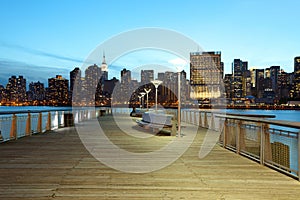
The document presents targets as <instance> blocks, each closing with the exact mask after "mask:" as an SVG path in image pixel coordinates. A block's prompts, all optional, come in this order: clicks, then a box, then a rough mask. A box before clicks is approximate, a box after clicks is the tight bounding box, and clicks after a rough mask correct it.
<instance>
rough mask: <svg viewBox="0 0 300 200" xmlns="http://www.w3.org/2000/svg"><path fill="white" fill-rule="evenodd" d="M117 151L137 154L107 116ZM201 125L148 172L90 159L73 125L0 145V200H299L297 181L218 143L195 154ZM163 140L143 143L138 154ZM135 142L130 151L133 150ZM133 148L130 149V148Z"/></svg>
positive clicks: (104, 122) (104, 120)
mask: <svg viewBox="0 0 300 200" xmlns="http://www.w3.org/2000/svg"><path fill="white" fill-rule="evenodd" d="M100 120H101V126H102V127H103V126H106V127H109V128H110V132H109V133H108V134H109V137H111V138H112V140H114V139H115V143H116V144H117V145H119V146H121V147H122V148H124V149H126V148H127V147H128V148H130V150H131V151H135V150H136V152H141V151H143V150H142V149H141V146H139V145H136V143H137V140H134V139H132V138H129V139H128V137H127V139H126V137H125V136H124V135H122V131H121V130H119V129H118V128H117V126H116V124H115V123H114V122H113V120H112V118H111V117H110V116H105V117H102V118H100ZM204 132H205V131H204V130H202V129H199V131H198V134H197V136H196V138H195V140H194V142H193V144H192V145H191V146H190V147H189V149H188V150H187V151H186V152H185V153H184V154H183V155H182V156H181V157H180V158H179V159H178V160H177V161H176V162H174V163H172V164H171V165H169V166H167V167H165V168H163V169H161V170H158V171H154V172H151V173H143V174H133V173H124V172H120V171H117V170H114V169H111V168H109V167H107V166H105V165H104V164H102V163H100V162H99V161H97V160H96V159H95V158H93V157H92V156H91V155H90V154H89V152H88V151H87V150H86V149H85V147H84V146H83V145H82V143H81V141H80V139H79V136H78V134H77V133H76V130H75V128H74V127H72V128H62V129H59V130H56V131H51V132H48V133H44V134H38V135H34V136H31V137H26V138H22V139H19V140H17V141H11V142H7V143H3V144H0V199H5V200H11V199H22V200H23V199H25V200H26V199H28V200H29V199H30V200H32V199H38V200H44V199H62V200H69V199H82V200H96V199H97V200H98V199H126V200H127V199H164V200H169V199H181V200H182V199H222V200H225V199H251V200H252V199H299V198H300V183H299V182H298V181H296V180H294V179H292V178H290V177H288V176H286V175H283V174H281V173H279V172H276V171H274V170H272V169H269V168H267V167H264V166H261V165H259V164H258V163H256V162H253V161H251V160H249V159H247V158H244V157H242V156H239V155H236V154H235V153H233V152H231V151H228V150H225V149H223V148H221V147H219V146H218V145H216V146H215V147H214V149H213V150H212V151H211V152H210V154H209V155H208V156H207V157H205V158H203V159H200V158H199V157H198V153H199V149H200V146H201V144H202V141H203V138H204ZM170 138H171V137H167V136H155V137H153V138H152V139H150V140H147V142H146V143H148V145H147V144H144V145H143V146H144V147H145V149H144V151H150V150H151V148H153V149H155V148H157V146H159V145H163V144H165V143H167V142H168V141H169V140H170ZM137 146H138V148H137ZM135 148H136V149H135Z"/></svg>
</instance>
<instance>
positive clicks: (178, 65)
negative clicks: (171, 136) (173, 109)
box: [169, 58, 187, 137]
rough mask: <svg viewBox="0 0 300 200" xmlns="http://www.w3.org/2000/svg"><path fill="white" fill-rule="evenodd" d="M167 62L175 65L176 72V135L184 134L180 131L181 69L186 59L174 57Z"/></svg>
mask: <svg viewBox="0 0 300 200" xmlns="http://www.w3.org/2000/svg"><path fill="white" fill-rule="evenodd" d="M169 63H171V64H173V65H174V66H175V67H176V70H177V74H178V94H177V95H178V97H177V98H178V111H177V112H178V115H177V116H178V137H179V136H181V137H182V136H184V134H182V133H181V82H180V80H181V71H182V70H183V67H184V66H185V65H186V63H187V62H186V61H185V60H183V59H181V58H176V59H173V60H170V61H169Z"/></svg>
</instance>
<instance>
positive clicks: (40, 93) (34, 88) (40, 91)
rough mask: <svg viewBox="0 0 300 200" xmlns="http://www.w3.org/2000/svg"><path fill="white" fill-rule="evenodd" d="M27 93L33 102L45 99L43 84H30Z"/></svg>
mask: <svg viewBox="0 0 300 200" xmlns="http://www.w3.org/2000/svg"><path fill="white" fill-rule="evenodd" d="M29 92H30V93H31V95H32V100H33V101H43V100H44V98H45V87H44V84H43V83H40V82H39V81H38V82H31V83H30V84H29Z"/></svg>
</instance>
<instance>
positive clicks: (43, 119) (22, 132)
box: [0, 108, 111, 143]
mask: <svg viewBox="0 0 300 200" xmlns="http://www.w3.org/2000/svg"><path fill="white" fill-rule="evenodd" d="M104 112H106V113H111V109H110V108H93V109H91V108H78V109H71V108H69V109H65V110H62V109H60V110H28V111H14V112H0V143H1V142H6V141H9V140H16V139H18V138H21V137H25V136H30V135H32V134H37V133H44V132H46V131H50V130H55V129H58V128H61V127H68V126H73V125H74V124H76V123H80V122H82V121H85V120H89V119H93V118H96V117H99V116H101V115H103V113H104Z"/></svg>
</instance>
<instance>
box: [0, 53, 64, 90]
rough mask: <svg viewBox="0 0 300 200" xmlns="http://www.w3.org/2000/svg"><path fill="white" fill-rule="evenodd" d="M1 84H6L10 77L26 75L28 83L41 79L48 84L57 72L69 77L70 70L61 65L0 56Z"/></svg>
mask: <svg viewBox="0 0 300 200" xmlns="http://www.w3.org/2000/svg"><path fill="white" fill-rule="evenodd" d="M0 68H1V74H0V84H1V85H4V86H5V85H6V84H7V81H8V78H9V77H11V76H13V75H15V76H19V75H21V76H24V78H26V80H27V83H30V82H32V81H40V82H42V83H44V84H45V85H47V82H48V78H51V77H54V76H55V75H56V74H61V75H63V76H64V77H66V78H68V74H69V70H68V69H66V68H61V67H49V66H42V65H33V64H28V63H25V62H19V61H14V60H8V59H2V58H0Z"/></svg>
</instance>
